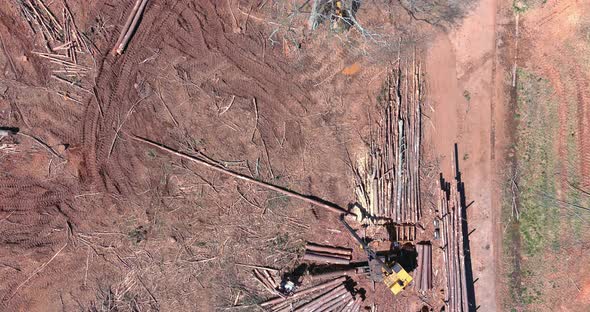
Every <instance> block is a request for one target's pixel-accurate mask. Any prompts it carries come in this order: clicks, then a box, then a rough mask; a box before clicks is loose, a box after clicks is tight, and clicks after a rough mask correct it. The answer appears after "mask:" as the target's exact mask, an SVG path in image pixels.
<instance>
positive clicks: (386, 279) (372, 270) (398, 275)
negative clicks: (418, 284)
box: [340, 215, 413, 295]
mask: <svg viewBox="0 0 590 312" xmlns="http://www.w3.org/2000/svg"><path fill="white" fill-rule="evenodd" d="M340 222H342V224H343V225H344V227H346V229H347V230H348V232H349V233H350V234H351V235H352V237H354V238H355V239H356V240H357V242H359V244H360V245H361V247H362V248H363V250H364V251H365V252H366V253H367V256H368V258H369V274H370V276H371V279H372V280H373V281H375V282H381V281H383V283H384V284H385V286H387V288H389V290H390V291H391V292H392V293H393V294H394V295H397V294H399V293H400V292H401V291H402V290H404V288H406V287H407V286H408V285H409V284H410V283H411V282H412V280H413V278H412V276H410V274H408V272H407V271H406V270H405V269H404V268H403V267H402V266H401V265H400V264H399V263H397V262H395V261H391V262H388V261H387V259H383V258H382V256H379V255H377V253H375V251H374V250H373V249H371V247H369V245H368V244H367V243H366V242H365V241H364V240H363V239H361V238H360V237H359V236H358V234H357V233H356V231H355V230H354V229H353V228H352V227H350V225H349V224H348V223H347V222H346V221H345V220H344V215H341V216H340Z"/></svg>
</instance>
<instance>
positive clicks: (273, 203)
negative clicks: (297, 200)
mask: <svg viewBox="0 0 590 312" xmlns="http://www.w3.org/2000/svg"><path fill="white" fill-rule="evenodd" d="M290 202H291V198H290V197H289V196H286V195H283V194H281V193H278V192H274V191H272V192H270V193H269V194H268V199H267V200H266V207H267V208H268V209H270V210H274V209H276V208H279V209H284V208H285V207H287V206H289V203H290Z"/></svg>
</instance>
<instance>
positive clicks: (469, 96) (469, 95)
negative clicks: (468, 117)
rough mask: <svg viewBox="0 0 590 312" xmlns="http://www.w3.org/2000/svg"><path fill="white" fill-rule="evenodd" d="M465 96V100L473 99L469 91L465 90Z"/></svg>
mask: <svg viewBox="0 0 590 312" xmlns="http://www.w3.org/2000/svg"><path fill="white" fill-rule="evenodd" d="M463 97H464V98H465V100H467V102H470V101H471V93H470V92H469V91H467V90H465V91H463Z"/></svg>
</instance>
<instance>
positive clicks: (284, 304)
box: [260, 277, 362, 312]
mask: <svg viewBox="0 0 590 312" xmlns="http://www.w3.org/2000/svg"><path fill="white" fill-rule="evenodd" d="M346 281H347V278H346V277H339V278H336V279H333V280H330V281H328V282H324V283H321V284H319V285H316V286H313V287H309V288H307V289H304V290H300V291H296V292H295V293H293V294H292V295H290V296H288V297H277V298H274V299H271V300H268V301H266V302H263V303H261V304H260V306H262V307H263V308H265V309H267V310H269V311H273V312H286V311H298V312H320V311H346V312H359V311H360V310H361V304H362V298H361V297H360V296H358V295H356V294H354V293H353V292H351V291H350V289H349V288H347V286H346ZM318 293H320V294H319V295H317V294H318ZM311 295H314V297H313V298H312V299H311V300H308V301H307V302H305V303H301V302H300V301H301V299H306V298H307V297H310V296H311Z"/></svg>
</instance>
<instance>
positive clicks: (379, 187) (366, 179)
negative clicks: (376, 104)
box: [355, 57, 423, 224]
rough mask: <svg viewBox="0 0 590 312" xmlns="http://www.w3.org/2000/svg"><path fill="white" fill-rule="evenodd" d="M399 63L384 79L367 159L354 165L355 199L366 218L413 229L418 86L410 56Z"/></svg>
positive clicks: (417, 201) (417, 163)
mask: <svg viewBox="0 0 590 312" xmlns="http://www.w3.org/2000/svg"><path fill="white" fill-rule="evenodd" d="M401 63H402V62H401V61H398V66H397V67H396V68H395V69H393V70H392V72H391V74H390V75H388V77H387V80H386V85H385V90H384V91H385V92H384V98H383V99H382V104H383V106H382V107H381V119H380V121H379V123H378V127H377V130H376V131H372V135H371V137H372V139H371V143H370V144H371V146H370V151H369V155H368V157H366V159H365V160H364V161H363V162H361V164H360V165H359V166H357V171H356V173H355V177H356V184H357V197H358V199H359V202H361V205H363V207H365V209H366V210H367V213H368V214H369V215H370V216H374V217H386V218H391V219H392V220H393V221H394V222H396V223H398V224H402V223H404V224H415V223H417V222H418V221H419V219H420V216H421V214H422V212H421V203H420V151H421V147H420V144H421V137H422V117H421V114H422V112H421V110H422V108H421V107H422V104H423V84H422V76H421V65H420V63H417V62H416V60H415V57H414V60H413V61H412V62H411V64H408V65H407V66H402V65H401ZM408 67H409V69H408Z"/></svg>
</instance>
